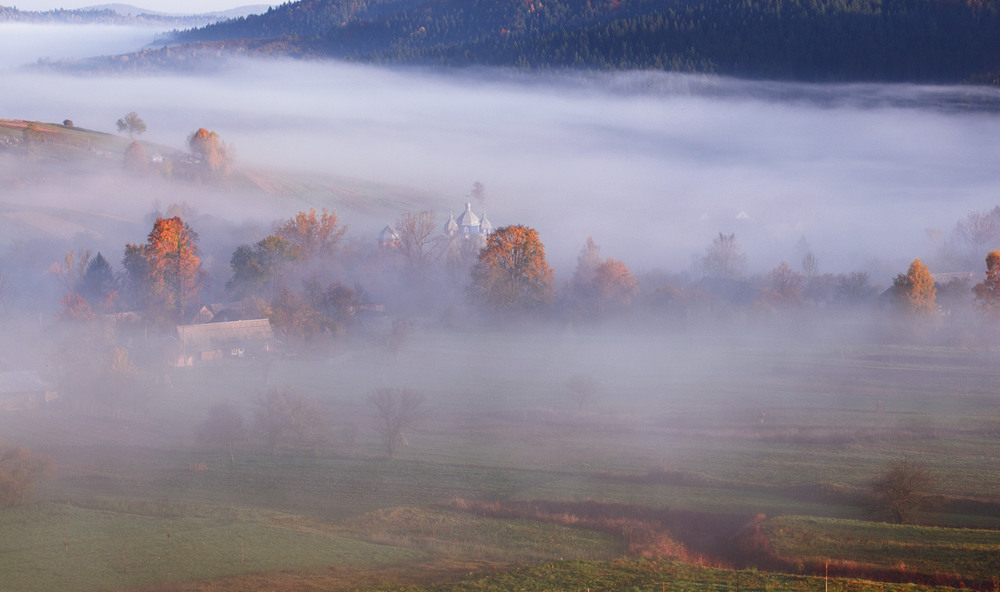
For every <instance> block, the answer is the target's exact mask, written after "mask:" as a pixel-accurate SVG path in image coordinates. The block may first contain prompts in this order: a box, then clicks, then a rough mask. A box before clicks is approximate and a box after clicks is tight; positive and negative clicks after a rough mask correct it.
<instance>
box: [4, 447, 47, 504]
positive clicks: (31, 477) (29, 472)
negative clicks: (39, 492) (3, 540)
mask: <svg viewBox="0 0 1000 592" xmlns="http://www.w3.org/2000/svg"><path fill="white" fill-rule="evenodd" d="M51 466H52V460H51V459H50V458H48V457H47V456H44V455H41V454H37V453H34V452H31V451H30V450H28V449H27V448H23V447H21V446H14V447H9V446H0V507H4V508H10V507H13V506H19V505H21V504H23V503H24V502H25V500H26V499H27V497H28V494H30V493H31V491H32V490H33V489H34V488H35V485H37V484H38V482H39V481H41V480H42V478H44V477H45V475H47V474H48V472H49V469H50V468H51Z"/></svg>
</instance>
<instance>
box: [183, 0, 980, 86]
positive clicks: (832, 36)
mask: <svg viewBox="0 0 1000 592" xmlns="http://www.w3.org/2000/svg"><path fill="white" fill-rule="evenodd" d="M235 39H244V40H245V39H255V40H275V41H278V40H280V43H278V42H275V43H274V44H272V45H270V46H261V47H259V48H258V51H260V52H264V53H267V52H277V53H283V52H292V53H293V54H298V53H301V52H303V51H307V52H309V53H314V54H323V55H328V56H333V57H338V58H348V59H356V60H360V61H367V62H376V63H425V64H427V63H430V64H445V65H453V66H459V65H473V64H476V65H497V66H515V67H530V68H557V67H558V68H564V67H572V68H599V69H612V70H617V69H621V70H630V69H660V70H672V71H684V72H701V73H716V74H725V75H731V76H741V77H753V78H769V79H792V80H809V81H858V80H869V81H909V82H960V81H966V80H970V79H975V80H977V81H980V82H987V81H990V80H992V79H993V78H995V77H996V76H997V72H998V71H1000V61H998V60H1000V58H998V57H997V56H998V55H1000V53H998V49H1000V10H998V4H997V2H996V0H989V1H986V2H973V1H968V2H964V1H962V2H944V1H941V0H861V1H849V0H788V1H785V2H769V1H765V0H743V1H741V2H722V1H721V0H709V1H702V2H688V1H680V2H653V1H651V0H619V1H616V2H591V1H586V0H546V1H545V2H540V1H527V2H522V1H514V0H506V1H504V2H490V1H486V0H445V1H442V2H434V3H429V2H420V3H412V2H400V1H399V0H369V1H367V2H355V1H348V0H302V1H300V2H294V3H287V4H283V5H281V6H279V7H276V8H272V9H270V10H269V11H268V12H267V13H265V14H263V15H251V16H247V17H241V18H238V19H233V20H230V21H226V22H222V23H217V24H213V25H209V26H207V27H204V28H202V29H196V30H191V31H185V32H182V33H177V34H176V40H177V41H181V42H193V41H219V40H235Z"/></svg>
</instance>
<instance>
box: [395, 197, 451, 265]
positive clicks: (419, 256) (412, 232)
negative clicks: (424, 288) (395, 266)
mask: <svg viewBox="0 0 1000 592" xmlns="http://www.w3.org/2000/svg"><path fill="white" fill-rule="evenodd" d="M392 227H393V229H394V230H395V231H396V234H397V235H398V236H399V246H398V247H397V249H398V250H399V253H400V254H401V255H402V256H403V259H404V260H405V261H406V266H407V269H408V270H409V271H410V272H411V273H412V274H413V275H415V276H417V277H418V278H419V277H422V276H423V274H424V273H425V272H426V271H427V268H428V266H430V264H431V262H432V261H433V260H434V259H435V258H436V257H437V255H438V253H437V249H438V246H439V243H440V237H439V235H438V234H437V232H436V231H437V221H436V220H435V218H434V212H432V211H430V210H421V211H419V212H406V213H405V214H402V215H401V216H399V217H398V218H396V221H395V222H394V223H393V225H392Z"/></svg>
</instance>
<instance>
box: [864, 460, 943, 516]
mask: <svg viewBox="0 0 1000 592" xmlns="http://www.w3.org/2000/svg"><path fill="white" fill-rule="evenodd" d="M935 482H936V480H935V478H934V476H933V475H932V474H931V472H930V471H929V470H928V469H927V467H925V466H924V465H922V464H919V463H913V462H910V461H908V460H906V459H905V458H904V459H903V460H898V461H894V462H893V463H891V464H890V465H889V467H888V468H887V469H886V470H885V471H884V472H883V473H881V474H879V475H877V476H876V477H874V478H873V479H872V480H871V482H870V483H869V491H870V500H869V501H870V505H871V510H872V511H873V512H874V513H875V514H877V515H882V516H885V517H887V518H889V520H891V521H892V522H894V523H896V524H905V523H907V522H910V521H912V520H913V515H914V513H916V512H918V511H920V510H923V509H927V508H929V507H930V501H931V499H930V498H929V497H928V491H929V490H930V489H932V488H933V487H934V484H935Z"/></svg>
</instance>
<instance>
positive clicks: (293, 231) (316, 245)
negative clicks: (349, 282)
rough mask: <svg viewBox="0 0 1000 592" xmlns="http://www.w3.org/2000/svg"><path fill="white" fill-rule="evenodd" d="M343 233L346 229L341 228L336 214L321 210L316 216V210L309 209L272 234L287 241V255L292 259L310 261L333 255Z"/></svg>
mask: <svg viewBox="0 0 1000 592" xmlns="http://www.w3.org/2000/svg"><path fill="white" fill-rule="evenodd" d="M345 232H347V228H346V227H345V226H341V224H340V220H339V218H337V213H336V212H333V211H330V212H328V211H327V210H326V208H323V210H322V212H321V213H319V214H317V213H316V209H315V208H311V209H310V210H309V211H308V212H299V213H298V214H296V215H295V217H294V218H290V219H289V220H287V221H286V222H284V223H283V224H281V225H279V226H278V227H277V229H275V232H274V234H275V235H276V236H278V237H279V238H282V239H284V240H286V241H288V244H289V253H290V254H291V256H292V257H293V258H294V259H310V258H312V257H318V256H327V255H331V254H333V252H334V251H335V250H336V248H337V244H338V243H339V242H340V239H341V238H343V236H344V233H345Z"/></svg>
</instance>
